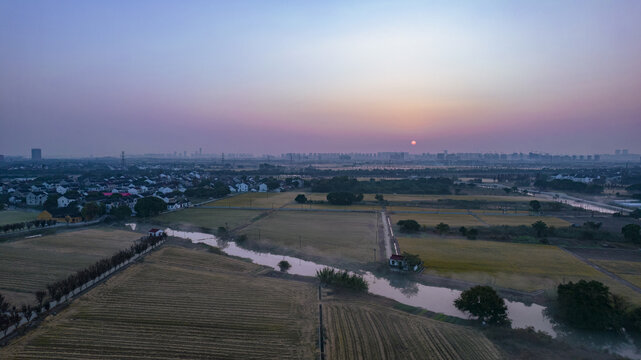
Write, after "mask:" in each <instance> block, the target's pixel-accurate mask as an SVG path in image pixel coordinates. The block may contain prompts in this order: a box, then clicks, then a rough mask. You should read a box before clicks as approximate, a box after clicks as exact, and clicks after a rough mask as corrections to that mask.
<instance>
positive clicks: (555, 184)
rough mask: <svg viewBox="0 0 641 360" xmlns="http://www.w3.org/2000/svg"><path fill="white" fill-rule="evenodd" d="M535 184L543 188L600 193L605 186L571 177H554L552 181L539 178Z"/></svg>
mask: <svg viewBox="0 0 641 360" xmlns="http://www.w3.org/2000/svg"><path fill="white" fill-rule="evenodd" d="M534 186H536V187H538V188H539V189H542V190H546V189H552V190H560V191H571V192H579V193H586V194H600V193H602V192H603V186H601V185H597V184H586V183H582V182H578V181H572V180H569V179H554V180H550V181H547V180H545V179H538V180H536V181H535V182H534Z"/></svg>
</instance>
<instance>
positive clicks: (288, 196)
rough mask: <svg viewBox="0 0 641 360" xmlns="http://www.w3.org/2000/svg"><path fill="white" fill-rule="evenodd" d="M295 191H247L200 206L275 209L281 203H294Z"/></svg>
mask: <svg viewBox="0 0 641 360" xmlns="http://www.w3.org/2000/svg"><path fill="white" fill-rule="evenodd" d="M296 195H298V193H296V192H284V193H259V192H248V193H243V194H238V195H234V196H230V197H227V198H224V199H220V200H216V201H212V202H210V203H207V204H203V205H202V206H227V207H232V208H234V207H257V208H269V209H277V208H279V207H281V206H283V205H286V204H289V203H294V198H295V197H296Z"/></svg>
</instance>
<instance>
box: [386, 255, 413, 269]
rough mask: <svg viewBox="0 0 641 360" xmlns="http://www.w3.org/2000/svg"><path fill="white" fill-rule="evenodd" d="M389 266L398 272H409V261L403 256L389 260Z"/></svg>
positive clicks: (396, 256)
mask: <svg viewBox="0 0 641 360" xmlns="http://www.w3.org/2000/svg"><path fill="white" fill-rule="evenodd" d="M389 266H390V267H391V268H393V269H398V270H408V269H409V266H408V264H407V259H405V256H403V255H396V254H394V255H392V256H390V258H389Z"/></svg>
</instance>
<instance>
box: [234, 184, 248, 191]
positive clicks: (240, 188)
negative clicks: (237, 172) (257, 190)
mask: <svg viewBox="0 0 641 360" xmlns="http://www.w3.org/2000/svg"><path fill="white" fill-rule="evenodd" d="M236 189H237V191H238V192H248V191H249V186H248V185H247V184H245V183H240V184H236Z"/></svg>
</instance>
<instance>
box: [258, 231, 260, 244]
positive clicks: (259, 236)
mask: <svg viewBox="0 0 641 360" xmlns="http://www.w3.org/2000/svg"><path fill="white" fill-rule="evenodd" d="M258 241H260V229H258Z"/></svg>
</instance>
